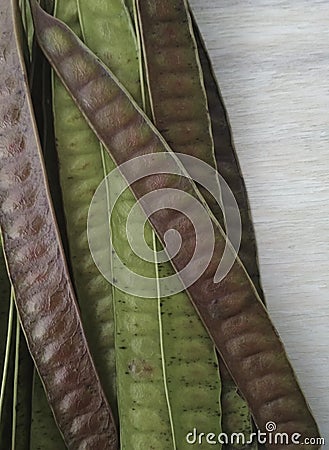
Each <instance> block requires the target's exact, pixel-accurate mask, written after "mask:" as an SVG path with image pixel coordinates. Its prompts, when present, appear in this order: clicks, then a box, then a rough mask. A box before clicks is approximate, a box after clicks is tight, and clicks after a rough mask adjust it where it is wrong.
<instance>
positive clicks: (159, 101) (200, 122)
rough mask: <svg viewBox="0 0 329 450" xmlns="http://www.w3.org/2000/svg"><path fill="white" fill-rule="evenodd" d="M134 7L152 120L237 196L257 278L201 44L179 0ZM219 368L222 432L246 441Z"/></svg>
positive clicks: (246, 416)
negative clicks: (216, 171)
mask: <svg viewBox="0 0 329 450" xmlns="http://www.w3.org/2000/svg"><path fill="white" fill-rule="evenodd" d="M137 5H138V16H139V24H140V28H141V36H142V40H143V50H144V56H145V70H146V73H147V81H148V87H149V95H150V98H151V105H152V113H153V119H154V122H155V124H156V126H157V128H158V129H159V131H161V132H162V134H163V136H164V137H165V139H166V141H167V142H168V143H169V145H170V146H171V148H172V150H173V151H177V152H182V153H187V154H190V155H192V156H197V157H198V158H200V159H202V160H203V161H205V162H207V163H208V164H210V165H211V166H212V167H214V168H216V169H219V171H220V173H221V175H222V176H224V178H225V180H226V181H227V182H228V184H229V186H230V187H231V186H232V188H233V193H234V194H236V193H238V194H239V203H238V204H239V206H240V207H243V209H242V210H241V213H242V222H243V224H242V227H243V230H242V248H240V251H239V255H240V256H241V260H242V262H243V263H244V261H245V260H247V262H248V263H249V264H248V267H246V269H247V271H248V269H249V268H250V269H252V274H251V275H254V273H256V274H258V270H257V260H256V250H255V238H254V233H253V227H252V223H251V219H250V216H249V209H248V203H247V204H246V200H245V199H246V190H245V186H244V184H243V179H242V177H241V173H240V170H239V166H238V164H237V161H236V158H235V153H234V149H233V148H232V145H231V140H229V141H228V142H227V140H228V138H230V132H229V128H228V124H227V119H226V114H225V112H224V109H223V104H222V102H221V99H220V97H219V95H218V92H217V86H216V84H215V81H214V79H213V77H212V73H211V72H210V64H209V61H208V59H207V54H206V52H205V49H204V47H203V42H202V40H201V37H200V35H199V33H196V36H195V34H194V30H195V29H196V24H195V22H193V19H192V17H191V16H190V11H189V9H188V4H187V2H186V1H184V0H180V1H177V0H175V1H174V0H169V1H167V2H166V3H165V5H164V4H163V2H161V1H160V0H155V1H150V0H145V1H144V0H142V1H139V0H137ZM193 25H194V27H193ZM196 31H197V30H196ZM198 50H199V52H198ZM182 64H183V65H182ZM208 108H209V113H210V115H209V113H208ZM227 135H228V136H227ZM223 138H224V139H223ZM223 148H224V151H223ZM216 163H217V164H216ZM232 163H233V164H232ZM227 174H228V175H230V177H227V176H226V175H227ZM240 180H241V181H240ZM202 194H203V195H204V197H205V199H206V201H207V203H208V205H209V207H210V208H211V209H212V212H213V213H214V215H215V217H216V218H217V219H218V221H219V222H220V223H221V225H222V227H223V228H224V227H225V224H224V220H223V214H222V212H221V211H220V209H219V208H218V205H217V204H216V202H214V199H213V198H212V197H211V196H209V195H205V191H204V190H203V191H202ZM246 206H247V209H246ZM242 256H243V258H242ZM254 265H255V266H256V269H255V268H254V267H253V266H254ZM251 278H252V279H253V277H252V276H251ZM256 281H258V279H257V280H256ZM257 286H259V283H258V285H257ZM219 364H220V372H221V378H222V385H223V389H222V401H223V408H222V409H223V419H222V420H223V431H224V432H226V433H227V434H231V432H243V433H244V435H245V436H246V438H247V439H249V436H250V434H251V433H252V431H253V430H252V421H251V417H250V412H249V410H248V407H247V405H246V403H245V401H244V400H243V399H242V398H241V397H240V396H239V393H238V392H237V388H236V386H235V385H234V382H233V381H232V379H231V377H230V375H229V373H228V372H227V369H226V367H225V366H224V364H223V362H222V361H221V360H220V358H219ZM232 419H233V420H232ZM237 448H239V445H237Z"/></svg>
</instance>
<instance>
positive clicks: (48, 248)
mask: <svg viewBox="0 0 329 450" xmlns="http://www.w3.org/2000/svg"><path fill="white" fill-rule="evenodd" d="M0 8H1V9H0V23H1V36H0V86H1V90H2V102H1V105H0V149H1V151H0V172H1V186H0V206H1V209H0V223H1V228H2V232H3V243H4V250H5V254H6V258H7V264H8V268H9V273H10V279H11V282H12V284H13V286H14V289H15V298H16V304H17V309H18V311H19V316H20V320H21V323H22V327H23V330H24V333H25V335H26V338H27V342H28V347H29V350H30V352H31V355H32V356H33V359H34V361H35V364H36V366H37V368H38V371H39V373H40V376H41V378H42V381H43V383H44V385H45V388H46V391H47V395H48V401H49V402H50V404H51V406H52V409H53V412H54V415H55V417H56V420H57V423H58V426H59V428H60V429H61V431H62V433H63V435H64V437H65V441H66V444H67V446H68V447H69V448H70V449H72V450H75V449H83V448H90V447H92V448H94V449H102V450H103V449H111V450H112V449H113V450H115V449H117V448H118V440H117V434H116V429H115V426H114V423H113V418H112V413H111V410H110V407H109V405H108V404H107V401H106V399H105V396H104V393H103V391H102V388H101V385H100V382H99V379H98V376H97V373H96V370H95V367H94V364H93V361H92V359H91V356H90V353H89V350H88V346H87V343H86V339H85V336H84V333H83V329H82V325H81V320H80V316H79V311H78V308H77V304H76V301H75V297H74V292H73V289H72V286H71V282H70V279H69V276H68V271H67V267H66V262H65V258H64V254H63V250H62V246H61V243H60V239H59V234H58V231H57V228H56V223H55V219H54V213H53V209H52V206H51V202H50V199H49V190H48V186H47V182H46V179H45V173H44V166H43V161H42V157H41V150H40V146H39V142H38V138H37V135H36V131H35V123H34V119H33V115H32V112H31V100H30V97H29V93H28V87H27V82H26V73H25V69H24V63H23V59H22V55H21V52H20V47H19V37H18V36H19V35H18V30H17V27H16V19H17V14H18V11H17V9H16V5H15V2H11V1H9V0H7V1H3V2H1V7H0Z"/></svg>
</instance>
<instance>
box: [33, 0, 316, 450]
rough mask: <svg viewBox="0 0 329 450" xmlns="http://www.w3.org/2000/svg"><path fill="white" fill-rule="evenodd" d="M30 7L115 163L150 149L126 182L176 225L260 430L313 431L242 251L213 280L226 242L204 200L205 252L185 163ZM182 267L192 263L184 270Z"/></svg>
mask: <svg viewBox="0 0 329 450" xmlns="http://www.w3.org/2000/svg"><path fill="white" fill-rule="evenodd" d="M33 11H34V20H35V26H36V30H37V37H38V40H39V43H40V45H41V47H42V48H43V50H44V52H45V54H46V56H47V57H48V59H49V61H50V62H51V64H52V65H53V67H54V68H55V70H56V71H57V73H58V74H59V76H60V77H61V79H62V81H63V83H64V84H65V86H66V87H67V89H68V90H69V92H70V93H71V95H72V97H73V98H74V100H75V102H76V104H77V105H78V106H79V108H80V109H81V111H82V112H83V114H84V115H85V117H86V119H87V120H88V121H89V123H90V125H91V126H92V127H93V129H94V131H95V133H97V136H98V137H99V139H100V140H101V141H102V142H103V144H104V145H105V146H106V148H107V149H108V151H109V152H111V155H112V157H113V159H114V160H115V161H116V163H117V164H120V165H121V164H123V163H125V162H127V161H128V162H129V161H131V160H132V159H133V158H135V159H134V171H135V170H137V169H138V160H136V157H137V156H140V157H142V159H143V155H144V156H145V155H147V157H146V159H147V161H148V167H147V170H148V172H147V174H148V176H145V173H144V177H143V178H141V179H139V180H138V181H134V182H133V184H132V185H131V189H132V190H133V192H134V194H135V196H136V198H137V199H139V200H140V203H141V205H142V207H143V208H144V211H145V213H146V215H147V216H148V217H149V221H150V223H151V224H152V226H153V227H154V229H155V230H156V232H157V234H158V236H159V238H160V239H161V242H162V244H163V245H164V243H165V233H166V232H167V231H168V229H175V230H176V231H178V232H179V234H180V236H181V240H182V241H181V246H180V250H179V251H178V252H177V253H175V254H173V253H172V252H171V248H170V247H167V248H166V249H167V252H168V254H169V256H170V257H171V261H172V263H173V265H174V267H175V268H176V270H177V271H178V272H179V273H180V278H181V280H182V281H183V284H184V286H186V287H187V286H188V288H187V290H188V293H189V295H190V298H191V300H192V302H193V304H194V306H195V307H196V309H197V311H198V313H199V314H200V317H201V318H202V320H203V322H204V325H205V326H206V328H207V330H208V332H209V334H210V336H211V337H212V339H213V341H214V343H215V345H216V347H217V349H218V351H219V352H220V354H221V356H222V357H223V359H224V361H225V363H226V365H227V367H228V369H229V371H230V373H231V375H232V377H233V379H234V381H235V382H236V383H237V385H238V387H239V389H240V391H241V393H242V395H243V396H244V397H245V398H246V400H247V401H248V404H249V406H250V408H251V411H252V413H253V415H254V418H255V421H256V423H257V425H258V426H259V428H260V429H261V430H265V429H266V424H267V422H268V421H269V420H272V421H275V422H276V423H277V432H286V433H288V434H289V435H291V434H293V433H300V434H301V436H302V437H305V436H317V435H318V429H317V426H316V424H315V421H314V419H313V417H312V415H311V413H310V411H309V408H308V406H307V404H306V401H305V399H304V396H303V394H302V392H301V390H300V388H299V386H298V383H297V381H296V377H295V375H294V372H293V370H292V368H291V365H290V363H289V361H288V359H287V356H286V354H285V351H284V348H283V345H282V342H281V341H280V339H279V337H278V334H277V332H276V330H275V328H274V326H273V324H272V323H271V321H270V319H269V316H268V314H267V312H266V310H265V308H264V306H263V304H262V303H261V301H260V299H259V296H258V294H257V291H256V289H255V287H254V286H253V284H252V282H251V280H250V277H249V276H248V274H247V273H246V271H245V269H244V267H243V266H242V264H241V261H240V260H239V258H236V259H235V262H234V264H233V266H232V268H231V270H230V272H229V274H228V275H227V276H226V277H225V278H224V279H222V280H221V281H220V282H217V279H215V275H216V272H217V268H218V264H219V260H220V256H221V255H222V254H223V252H224V246H225V241H226V239H225V234H224V233H223V230H222V228H221V227H220V225H219V223H218V222H217V221H216V220H215V219H214V218H213V216H212V214H211V212H210V211H209V209H208V208H207V206H206V205H205V204H202V207H203V208H204V210H205V212H206V213H207V215H208V217H211V221H212V227H213V233H214V251H213V252H211V254H210V255H209V254H208V250H207V251H203V249H205V247H206V246H207V242H208V241H209V235H208V234H207V235H202V233H201V235H199V236H198V240H197V241H196V238H195V233H194V227H193V224H192V223H191V221H190V220H189V219H188V218H187V216H186V215H184V214H182V213H181V212H180V208H181V207H182V202H183V201H184V203H185V202H186V203H185V205H184V206H185V207H188V206H190V207H191V203H190V202H192V201H193V205H195V203H194V201H196V200H200V202H202V201H203V199H202V197H200V194H199V191H198V190H197V188H196V187H195V185H194V184H193V183H192V182H191V180H190V179H189V178H188V177H187V176H184V174H186V173H185V171H184V168H183V167H182V165H181V164H180V162H179V161H178V159H177V157H176V156H175V154H174V153H173V152H172V151H171V149H170V147H169V146H168V145H167V143H166V142H165V141H164V139H163V138H162V136H161V135H160V134H159V133H158V131H157V130H156V129H155V127H154V126H153V125H152V123H151V122H150V121H149V119H148V118H147V117H146V116H145V115H144V114H143V113H142V111H141V110H140V109H139V108H138V106H137V105H136V104H135V103H134V101H133V100H132V98H131V97H130V96H129V95H128V94H127V92H126V91H125V89H124V88H123V87H122V85H121V84H120V83H119V82H118V81H117V79H116V78H115V77H114V76H113V74H111V72H110V71H108V70H106V69H105V67H104V66H103V65H102V64H101V63H100V62H99V60H98V59H97V58H95V56H94V55H93V54H92V53H91V52H90V51H89V50H88V49H87V48H86V47H85V46H84V45H83V44H82V43H81V42H80V41H79V39H78V38H77V37H76V36H75V35H74V33H72V32H71V31H70V30H69V29H68V28H67V27H66V26H65V25H64V24H63V23H61V22H60V21H58V20H56V19H54V18H52V17H51V16H49V15H48V14H46V13H45V12H44V11H42V9H41V8H40V7H39V6H38V5H37V3H35V2H33ZM100 84H101V85H102V86H103V88H102V92H103V95H102V97H101V98H95V95H94V89H96V88H99V86H100ZM114 112H115V114H114ZM150 155H151V157H150ZM158 157H160V159H161V160H162V163H163V162H164V164H165V165H166V164H168V165H169V167H170V170H171V167H172V164H173V165H174V166H175V168H176V169H177V172H178V175H177V174H176V172H175V174H172V173H170V174H169V175H168V174H163V175H159V174H156V175H155V174H154V171H155V170H156V169H159V158H158ZM143 161H144V162H145V158H144V159H143ZM165 165H161V171H162V172H164V171H165ZM168 170H169V169H168ZM121 171H122V172H124V167H121ZM124 174H125V177H126V178H127V180H128V181H129V180H130V181H131V180H132V176H133V175H134V174H133V173H132V171H131V170H130V171H129V170H128V171H126V172H124ZM180 174H181V175H180ZM160 189H161V193H163V195H164V197H163V198H166V199H168V196H169V198H170V202H171V205H172V208H163V209H160V210H157V211H156V212H154V211H153V210H152V209H151V206H152V205H150V195H149V194H152V192H154V191H156V192H157V194H159V191H160ZM163 189H165V191H163ZM172 189H174V191H172ZM168 190H169V191H168ZM178 192H184V193H185V194H189V195H190V196H189V197H188V199H187V196H186V195H184V196H183V200H182V198H181V199H180V200H179V196H178V194H177V193H178ZM176 194H177V196H176ZM144 197H145V198H144ZM196 243H198V245H200V246H201V247H200V248H199V249H200V258H199V259H198V260H197V262H196V264H193V265H192V266H191V265H190V266H188V264H189V261H190V259H191V257H192V255H193V253H194V250H195V248H196ZM203 246H205V247H203ZM208 256H210V263H209V264H208V263H207V265H206V269H205V271H204V272H203V273H202V274H201V275H200V276H199V278H198V279H197V280H196V281H194V282H193V284H192V285H189V282H190V280H191V279H190V277H191V276H192V275H194V274H195V271H196V272H198V269H199V264H201V263H202V261H204V260H205V261H206V260H207V258H208ZM185 267H189V268H190V269H191V270H187V271H186V270H185V272H184V271H183V269H184V268H185ZM199 273H200V272H198V275H199ZM302 437H301V439H302ZM274 447H275V448H285V447H287V446H286V445H276V446H273V445H271V444H269V445H268V448H274ZM290 448H293V446H290ZM305 448H308V449H311V448H314V449H315V448H318V446H317V445H306V446H305Z"/></svg>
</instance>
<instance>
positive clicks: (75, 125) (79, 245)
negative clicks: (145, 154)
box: [52, 0, 117, 418]
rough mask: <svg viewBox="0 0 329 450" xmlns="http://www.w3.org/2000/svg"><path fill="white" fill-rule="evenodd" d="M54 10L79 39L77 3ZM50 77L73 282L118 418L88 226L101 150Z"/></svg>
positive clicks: (106, 300) (109, 330) (102, 287)
mask: <svg viewBox="0 0 329 450" xmlns="http://www.w3.org/2000/svg"><path fill="white" fill-rule="evenodd" d="M55 6H56V8H55V15H56V17H58V18H59V19H61V20H63V21H64V22H65V23H66V24H67V25H68V26H69V27H70V28H71V29H73V30H74V31H75V32H76V33H77V34H79V35H81V27H80V23H79V14H78V5H77V3H76V1H75V0H73V1H66V0H64V1H63V0H57V1H56V5H55ZM52 75H53V79H52V110H53V115H54V122H53V123H54V135H55V138H56V139H55V141H56V156H57V159H58V167H59V183H60V188H61V193H62V199H63V207H64V213H65V222H66V232H67V236H68V247H69V258H70V263H71V268H72V274H73V281H74V286H75V289H76V294H77V300H78V302H79V307H80V311H81V318H82V322H83V326H84V330H85V333H86V337H87V340H88V344H89V347H90V350H91V352H92V356H93V359H94V362H95V366H96V368H97V371H98V374H99V377H100V380H101V383H102V386H103V388H104V392H105V394H106V396H107V398H108V400H109V402H110V404H111V407H112V411H113V413H114V415H115V418H117V417H116V416H117V412H116V397H117V395H116V384H115V373H116V370H115V351H114V317H113V301H112V287H111V285H110V284H109V283H108V282H107V280H105V278H104V277H103V276H102V274H101V273H100V272H99V271H98V269H97V267H96V265H95V264H94V261H93V259H92V256H91V254H90V251H89V247H88V239H87V226H86V224H87V215H88V208H89V205H90V202H91V200H92V198H93V195H94V192H95V190H96V189H97V186H98V185H99V183H100V182H101V181H102V179H103V177H104V169H103V165H102V155H101V148H100V144H99V141H98V139H97V138H96V137H95V135H94V134H93V132H92V130H91V129H90V127H89V126H88V124H87V123H86V121H85V119H84V117H83V116H82V115H81V113H80V111H79V110H78V109H77V107H76V106H75V104H74V102H73V101H72V99H71V97H70V96H69V94H68V93H67V91H66V89H65V88H64V86H63V85H62V83H61V82H60V80H59V79H58V77H57V76H56V74H54V73H53V74H52ZM99 247H100V249H101V247H102V244H101V243H100V246H99Z"/></svg>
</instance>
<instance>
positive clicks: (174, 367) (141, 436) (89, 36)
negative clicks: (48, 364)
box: [74, 0, 221, 450]
mask: <svg viewBox="0 0 329 450" xmlns="http://www.w3.org/2000/svg"><path fill="white" fill-rule="evenodd" d="M102 3H103V2H102V1H100V2H96V3H93V5H92V6H91V4H90V2H88V1H86V0H79V10H80V17H83V20H82V21H81V24H82V34H83V38H84V41H85V43H86V44H87V45H88V47H89V48H90V49H91V50H92V51H94V52H95V54H96V55H97V56H98V57H99V58H100V59H101V60H102V61H103V62H104V63H105V64H106V65H107V66H109V67H111V69H112V71H113V73H114V74H115V75H116V76H117V78H118V79H120V81H121V82H122V84H123V85H124V86H125V87H126V88H127V90H128V91H129V92H130V93H131V94H132V95H133V97H134V98H135V99H138V101H139V102H140V101H141V100H140V97H141V94H140V90H141V89H140V86H141V84H142V82H143V79H142V77H141V80H140V81H139V80H138V81H136V78H138V74H139V67H138V61H137V60H135V58H136V55H137V50H136V42H135V40H134V39H131V38H132V36H131V33H132V28H131V24H130V21H128V20H127V19H128V17H127V15H126V13H125V9H124V5H123V2H122V0H111V1H109V2H107V3H106V5H104V6H103V7H102ZM113 17H115V18H116V19H115V20H113ZM95 23H97V28H96V29H95ZM103 23H104V26H103V25H102V24H103ZM103 30H106V32H104V31H103ZM113 37H114V38H113ZM137 39H138V38H137ZM109 46H110V47H111V52H110V53H109V52H108V48H109ZM137 48H139V45H138V42H137ZM133 52H134V53H135V57H134V56H133ZM135 61H136V63H135ZM99 96H101V93H100V94H99ZM86 126H87V124H86ZM98 145H99V144H98ZM89 150H90V152H91V153H92V152H94V154H95V155H97V154H98V153H99V148H97V146H96V147H95V148H93V149H92V148H91V147H90V146H89ZM81 158H82V156H81ZM104 163H105V167H104V171H103V172H107V171H108V170H109V169H113V168H114V167H115V164H114V163H113V161H112V160H110V158H109V156H108V155H104ZM74 178H78V177H74ZM83 178H84V175H83V174H82V175H81V177H80V182H83ZM107 190H108V191H109V192H110V193H111V191H113V190H115V187H114V186H113V185H112V184H110V185H108V186H107ZM135 203H136V199H135V198H134V196H133V194H132V193H131V191H129V190H127V191H126V192H125V193H124V194H123V195H122V196H121V197H120V198H119V199H118V200H117V203H116V206H115V209H114V211H113V213H112V215H111V234H112V240H113V243H114V246H115V249H116V251H117V253H118V254H119V255H120V257H121V259H122V261H123V262H124V264H125V265H126V267H128V268H130V269H131V270H132V271H134V272H138V273H139V274H143V275H144V276H147V277H152V278H154V284H153V296H154V298H153V299H148V298H145V299H144V298H138V297H136V296H134V295H131V294H128V293H125V292H122V291H121V290H120V289H118V288H116V287H115V286H114V288H113V299H114V304H115V308H114V309H115V321H116V339H115V341H116V367H117V390H118V404H119V415H120V432H121V440H120V442H121V447H122V449H128V450H133V449H135V448H136V449H137V448H141V447H142V448H143V449H148V448H152V447H156V448H157V449H158V448H159V449H160V447H161V448H163V449H168V448H175V446H177V447H178V448H180V449H182V450H183V449H184V448H188V447H189V444H188V443H187V442H186V435H187V433H188V432H189V431H190V430H191V429H193V426H194V425H195V423H198V424H199V426H200V427H202V428H203V429H212V430H213V431H214V432H216V433H217V434H219V433H220V431H221V427H220V423H219V416H220V405H219V394H220V382H219V376H218V372H217V360H216V355H215V353H214V350H213V346H212V343H211V340H210V339H209V336H208V334H207V332H206V331H205V329H204V327H203V325H202V323H201V321H200V319H199V317H198V316H197V315H196V313H195V310H194V308H193V307H192V305H191V303H190V301H189V298H188V296H187V295H186V294H185V293H184V292H181V293H179V294H176V295H174V296H172V297H171V298H162V297H161V291H160V290H159V288H158V286H157V278H158V277H161V276H166V274H167V275H168V271H169V272H170V274H171V272H172V267H171V264H170V263H162V264H160V263H158V262H157V261H156V257H155V258H154V260H153V261H154V262H153V261H152V263H148V262H145V261H144V260H143V259H141V258H139V257H136V255H135V254H134V252H133V251H131V247H130V244H129V242H128V241H127V236H126V228H125V223H126V221H127V215H128V213H129V211H130V210H131V208H132V207H133V206H134V205H135ZM140 217H141V218H142V220H143V214H142V213H141V215H140ZM137 225H138V224H137V223H136V220H135V221H134V227H136V231H134V230H130V233H131V234H132V235H133V236H137V235H138V231H137V230H138V228H137ZM145 235H146V236H147V242H148V245H149V247H150V248H153V249H155V247H156V243H157V239H156V238H155V236H154V232H153V230H152V229H151V227H150V225H149V224H147V226H146V227H145ZM113 276H115V274H114V275H113ZM178 361H179V365H178V364H177V362H178ZM191 392H193V393H195V395H194V396H193V398H191V395H189V393H191ZM215 392H217V393H218V395H214V393H215ZM183 393H185V394H184V395H182V394H183ZM146 417H147V418H148V419H147V420H146V419H145V418H146ZM150 417H152V421H150V420H149V418H150ZM150 422H151V423H150ZM160 431H161V442H159V433H160Z"/></svg>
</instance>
